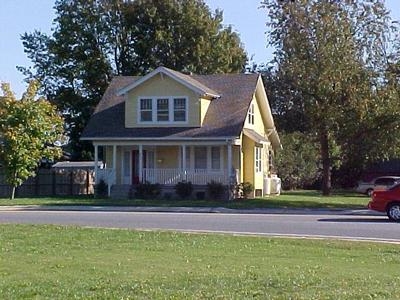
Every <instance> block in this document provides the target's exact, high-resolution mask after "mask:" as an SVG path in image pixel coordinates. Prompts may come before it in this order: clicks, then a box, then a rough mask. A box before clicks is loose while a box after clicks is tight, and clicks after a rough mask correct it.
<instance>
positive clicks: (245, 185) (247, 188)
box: [235, 182, 254, 199]
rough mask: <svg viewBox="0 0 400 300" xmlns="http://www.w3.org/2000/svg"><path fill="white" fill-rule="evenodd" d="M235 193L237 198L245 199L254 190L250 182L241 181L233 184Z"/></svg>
mask: <svg viewBox="0 0 400 300" xmlns="http://www.w3.org/2000/svg"><path fill="white" fill-rule="evenodd" d="M235 190H236V195H237V197H239V198H243V199H247V196H248V195H249V194H250V193H251V192H252V191H253V190H254V186H253V185H252V184H251V183H250V182H242V183H239V184H238V185H236V186H235Z"/></svg>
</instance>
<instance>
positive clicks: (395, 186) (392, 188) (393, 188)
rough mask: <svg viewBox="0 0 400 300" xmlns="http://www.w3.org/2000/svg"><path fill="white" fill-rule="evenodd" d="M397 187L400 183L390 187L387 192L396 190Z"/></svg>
mask: <svg viewBox="0 0 400 300" xmlns="http://www.w3.org/2000/svg"><path fill="white" fill-rule="evenodd" d="M399 187H400V183H396V184H395V185H394V186H392V187H390V188H389V189H388V190H389V191H391V190H395V189H398V188H399Z"/></svg>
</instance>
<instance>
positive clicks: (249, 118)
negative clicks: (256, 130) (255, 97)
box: [247, 103, 254, 125]
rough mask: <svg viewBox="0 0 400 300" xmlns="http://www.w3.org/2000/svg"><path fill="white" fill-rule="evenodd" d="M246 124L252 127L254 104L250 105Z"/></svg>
mask: <svg viewBox="0 0 400 300" xmlns="http://www.w3.org/2000/svg"><path fill="white" fill-rule="evenodd" d="M247 122H248V123H249V124H251V125H254V103H251V104H250V107H249V112H248V113H247Z"/></svg>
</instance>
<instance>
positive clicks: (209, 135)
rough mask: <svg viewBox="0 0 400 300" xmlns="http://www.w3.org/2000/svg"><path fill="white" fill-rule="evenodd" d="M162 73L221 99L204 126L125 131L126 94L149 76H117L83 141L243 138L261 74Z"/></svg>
mask: <svg viewBox="0 0 400 300" xmlns="http://www.w3.org/2000/svg"><path fill="white" fill-rule="evenodd" d="M161 70H163V71H164V70H167V71H166V72H168V74H173V76H174V78H175V79H176V78H179V79H180V80H185V81H186V82H190V84H193V85H196V87H198V88H199V89H201V90H202V91H207V94H208V95H211V94H213V95H214V96H217V95H218V96H219V97H218V98H215V99H214V100H212V101H211V102H210V105H209V107H208V110H207V113H206V115H205V117H204V120H203V124H202V126H201V127H151V128H149V127H146V128H126V127H125V105H124V96H123V94H124V93H126V92H127V91H129V90H130V89H132V88H134V87H135V86H137V85H139V84H140V82H143V78H145V77H146V76H147V75H146V76H144V77H115V78H114V79H113V80H112V81H111V83H110V85H109V87H108V88H107V90H106V92H105V94H104V96H103V98H102V100H101V101H100V103H99V104H98V106H97V107H96V110H95V112H94V114H93V116H92V117H91V119H90V121H89V123H88V125H87V126H86V128H85V130H84V131H83V133H82V137H81V138H82V139H84V140H106V139H110V140H112V139H114V140H115V139H121V140H129V139H136V140H138V139H139V140H140V139H143V140H145V139H155V138H156V139H157V140H181V139H218V138H221V139H223V138H236V137H238V136H239V135H240V133H241V131H242V129H243V125H244V122H245V120H246V116H247V111H248V108H249V105H250V102H251V100H252V99H253V96H254V94H255V92H256V86H257V83H258V79H259V76H260V75H259V74H217V75H185V74H182V73H179V72H176V71H173V70H170V69H166V68H163V69H161ZM152 73H154V71H153V72H152ZM152 73H150V74H152ZM153 75H154V74H153ZM168 76H169V75H168ZM135 84H136V85H135Z"/></svg>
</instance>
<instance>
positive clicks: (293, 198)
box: [0, 190, 370, 209]
mask: <svg viewBox="0 0 400 300" xmlns="http://www.w3.org/2000/svg"><path fill="white" fill-rule="evenodd" d="M369 199H370V198H369V197H366V196H364V195H360V194H355V193H352V192H335V193H334V194H333V195H332V196H329V197H325V196H322V195H321V193H320V192H319V191H309V190H307V191H289V192H287V191H285V192H283V193H282V194H281V195H279V196H271V197H268V198H256V199H247V200H233V201H221V200H219V201H218V200H215V201H210V200H192V199H191V200H162V199H161V200H152V199H147V200H142V199H121V200H118V199H117V200H115V199H98V198H94V197H93V196H76V197H39V198H16V199H14V200H10V199H5V198H0V206H13V205H44V206H49V205H56V206H69V205H79V206H82V205H96V206H111V205H113V206H159V207H177V206H180V207H226V208H232V209H254V208H325V209H343V208H348V209H359V208H366V207H367V204H368V201H369Z"/></svg>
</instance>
